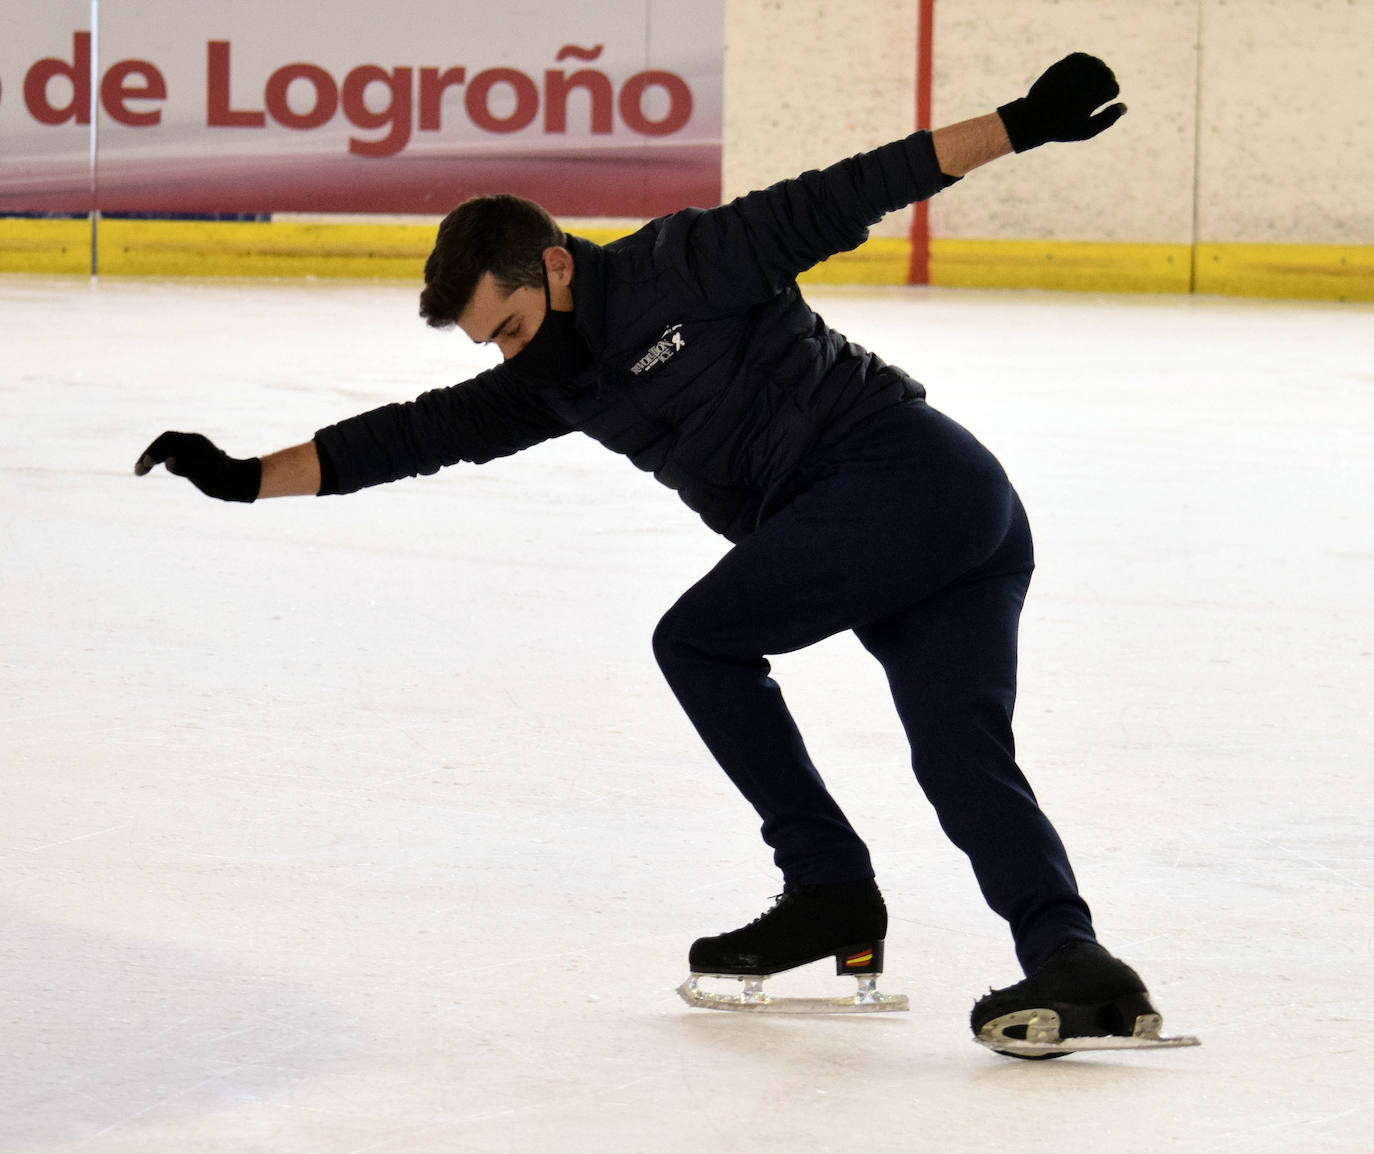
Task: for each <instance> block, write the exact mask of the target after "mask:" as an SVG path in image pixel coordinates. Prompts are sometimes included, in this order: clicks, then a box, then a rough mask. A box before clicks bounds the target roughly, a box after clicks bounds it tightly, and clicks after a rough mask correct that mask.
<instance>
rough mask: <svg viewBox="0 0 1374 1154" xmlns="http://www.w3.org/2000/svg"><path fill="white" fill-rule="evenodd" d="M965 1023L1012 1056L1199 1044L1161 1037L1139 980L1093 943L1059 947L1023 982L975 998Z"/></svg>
mask: <svg viewBox="0 0 1374 1154" xmlns="http://www.w3.org/2000/svg"><path fill="white" fill-rule="evenodd" d="M970 1022H971V1025H972V1026H973V1035H974V1040H975V1041H977V1042H979V1043H980V1044H981V1045H984V1046H987V1047H988V1048H989V1049H991V1050H996V1051H997V1052H998V1053H999V1054H1006V1055H1008V1056H1010V1057H1014V1058H1058V1057H1062V1056H1063V1055H1064V1054H1071V1053H1073V1052H1075V1051H1077V1050H1143V1049H1155V1048H1159V1047H1165V1046H1196V1045H1198V1044H1199V1043H1198V1040H1197V1039H1196V1038H1190V1037H1178V1038H1165V1037H1162V1036H1161V1035H1160V1029H1161V1028H1162V1026H1163V1024H1164V1019H1163V1018H1162V1017H1161V1016H1160V1015H1159V1013H1158V1012H1157V1011H1156V1010H1155V1008H1154V1006H1152V1005H1151V1004H1150V995H1149V992H1148V991H1147V990H1146V989H1145V983H1144V982H1142V981H1141V980H1140V975H1139V974H1137V973H1136V972H1135V971H1134V970H1133V969H1131V967H1130V966H1128V965H1127V964H1126V963H1125V962H1123V961H1120V960H1119V959H1117V958H1114V957H1112V955H1111V954H1109V953H1107V951H1106V950H1104V949H1103V948H1102V947H1101V946H1099V945H1098V944H1097V943H1096V942H1071V943H1069V944H1068V945H1066V946H1061V947H1060V948H1059V949H1058V950H1056V951H1055V952H1054V953H1053V954H1052V955H1051V956H1050V958H1049V960H1048V961H1046V962H1045V963H1044V964H1043V965H1042V966H1041V967H1040V968H1039V969H1038V970H1036V971H1035V973H1033V974H1032V975H1031V976H1030V977H1028V978H1026V979H1025V980H1024V981H1020V982H1017V983H1016V984H1015V985H1014V986H1007V987H1006V988H1005V989H1002V990H993V991H991V992H990V993H988V994H987V995H986V996H985V997H983V998H980V999H979V1000H978V1002H977V1004H976V1005H975V1006H974V1007H973V1014H972V1016H971V1019H970Z"/></svg>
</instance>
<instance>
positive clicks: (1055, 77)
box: [997, 52, 1126, 152]
mask: <svg viewBox="0 0 1374 1154" xmlns="http://www.w3.org/2000/svg"><path fill="white" fill-rule="evenodd" d="M1120 91H1121V89H1120V87H1119V86H1118V85H1117V83H1116V77H1115V76H1113V75H1112V70H1111V69H1110V68H1108V67H1107V66H1106V65H1105V64H1104V63H1103V62H1102V61H1101V60H1099V59H1098V58H1097V57H1096V56H1089V55H1088V54H1087V53H1086V52H1075V53H1073V55H1071V56H1065V57H1064V59H1063V60H1061V61H1059V63H1057V64H1051V65H1050V67H1049V68H1048V69H1046V70H1045V74H1044V75H1043V76H1042V77H1040V79H1039V80H1037V81H1036V82H1035V83H1034V84H1032V85H1031V90H1030V91H1029V92H1028V93H1027V94H1026V95H1025V96H1023V97H1021V98H1020V99H1019V100H1013V101H1012V102H1011V103H1010V104H1004V105H1002V107H1001V108H999V109H998V110H997V115H998V116H1000V117H1001V118H1002V124H1003V126H1004V127H1005V128H1006V130H1007V136H1008V138H1009V139H1010V140H1011V146H1012V148H1013V149H1014V150H1015V151H1017V152H1025V151H1026V150H1027V149H1031V148H1037V147H1039V146H1040V145H1042V144H1044V143H1045V142H1046V141H1050V140H1088V139H1090V138H1091V137H1094V136H1096V135H1097V134H1098V133H1099V132H1105V131H1106V130H1107V129H1108V128H1110V127H1111V126H1112V125H1113V124H1115V123H1116V122H1117V121H1118V120H1120V119H1121V117H1122V116H1123V115H1124V114H1125V112H1126V106H1125V105H1124V104H1113V105H1111V106H1110V107H1108V108H1104V109H1102V111H1101V112H1098V113H1096V114H1095V115H1094V109H1096V108H1098V107H1099V106H1100V105H1103V104H1106V102H1107V101H1108V100H1113V99H1115V98H1116V96H1117V94H1118V93H1120Z"/></svg>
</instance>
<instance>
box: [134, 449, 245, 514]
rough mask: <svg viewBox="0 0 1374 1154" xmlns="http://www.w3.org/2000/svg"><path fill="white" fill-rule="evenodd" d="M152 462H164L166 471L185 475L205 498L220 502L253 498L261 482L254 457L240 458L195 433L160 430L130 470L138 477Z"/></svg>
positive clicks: (150, 466)
mask: <svg viewBox="0 0 1374 1154" xmlns="http://www.w3.org/2000/svg"><path fill="white" fill-rule="evenodd" d="M155 465H166V466H167V472H169V473H175V474H176V475H177V476H178V477H185V478H187V480H189V481H190V482H191V484H193V485H194V486H195V487H196V488H197V489H199V490H200V491H201V492H202V493H204V494H205V495H206V496H207V497H218V498H219V499H220V500H221V501H255V500H257V496H258V488H259V487H260V486H261V485H262V462H261V461H260V460H259V459H258V458H257V457H250V458H248V460H246V461H240V460H238V459H237V458H236V457H231V456H229V454H228V453H226V452H225V451H224V450H223V449H221V448H220V447H219V446H218V445H216V444H215V443H214V442H213V441H212V440H210V438H209V437H202V436H201V435H200V434H199V433H163V434H162V436H160V437H159V438H158V439H157V440H156V441H154V442H153V443H152V444H151V445H149V446H148V447H147V449H145V450H144V451H143V456H141V457H139V459H138V463H137V464H136V465H135V466H134V473H135V474H136V475H137V476H140V477H142V476H143V475H144V474H145V473H148V472H150V471H151V470H152V468H153V466H155Z"/></svg>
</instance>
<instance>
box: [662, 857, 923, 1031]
mask: <svg viewBox="0 0 1374 1154" xmlns="http://www.w3.org/2000/svg"><path fill="white" fill-rule="evenodd" d="M886 933H887V907H886V906H885V905H884V904H883V898H882V894H880V893H879V892H878V887H877V885H876V884H875V883H874V882H872V881H863V882H852V883H844V884H840V885H828V886H798V887H797V888H795V889H789V890H787V891H786V892H785V893H783V894H781V895H780V896H779V897H778V899H777V902H776V904H775V905H774V906H773V908H772V909H770V910H768V911H767V912H766V913H764V914H763V915H762V916H761V917H758V918H756V919H755V920H754V921H752V922H750V923H749V925H747V926H744V927H743V928H742V929H738V930H732V931H731V932H730V933H728V934H720V935H719V936H717V937H713V938H699V939H697V941H695V942H694V943H693V944H692V949H691V953H690V954H689V955H688V965H690V966H691V969H692V973H691V976H690V977H689V978H688V979H687V980H686V981H685V982H683V983H682V985H681V986H679V987H678V991H677V992H678V993H679V994H681V995H682V999H683V1001H685V1002H686V1003H687V1004H688V1005H690V1006H698V1007H701V1008H703V1009H709V1010H748V1011H752V1012H755V1013H761V1012H771V1013H782V1014H843V1013H850V1014H854V1013H876V1012H881V1011H885V1010H905V1009H907V999H906V997H905V996H904V995H895V996H889V995H887V994H880V993H879V992H878V990H877V988H876V981H877V975H878V974H880V973H882V971H883V938H884V936H885V935H886ZM825 957H833V958H834V959H835V972H836V973H837V974H852V975H853V976H854V977H856V978H857V979H858V982H859V989H858V992H857V993H855V994H854V996H853V997H849V998H843V997H836V998H782V997H772V996H770V995H768V994H765V993H764V992H763V982H764V979H765V978H768V977H771V976H772V975H773V974H778V973H781V972H782V971H784V970H793V969H796V968H797V967H798V966H804V965H807V964H808V963H810V962H818V961H820V960H821V959H822V958H825ZM702 978H734V979H737V980H738V981H740V982H742V983H743V987H744V988H743V990H742V991H741V992H740V993H738V994H734V995H728V994H718V993H710V992H707V991H705V990H703V989H702V988H701V986H700V984H699V983H700V980H701V979H702Z"/></svg>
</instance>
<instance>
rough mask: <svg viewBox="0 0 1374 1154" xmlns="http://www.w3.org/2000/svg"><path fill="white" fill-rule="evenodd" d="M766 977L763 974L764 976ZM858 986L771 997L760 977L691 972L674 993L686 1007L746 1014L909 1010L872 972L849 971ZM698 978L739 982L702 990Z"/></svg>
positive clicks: (903, 998) (868, 1012) (902, 997)
mask: <svg viewBox="0 0 1374 1154" xmlns="http://www.w3.org/2000/svg"><path fill="white" fill-rule="evenodd" d="M765 976H767V975H765ZM852 977H854V978H856V979H858V983H859V988H858V990H857V991H855V993H854V995H853V997H849V998H790V997H787V998H775V997H773V996H772V995H771V994H766V993H764V991H763V981H764V979H763V977H755V976H752V975H741V974H696V973H694V974H692V975H691V976H690V977H689V978H688V979H687V980H686V981H685V982H683V983H682V985H680V986H678V988H677V992H678V994H679V995H680V996H681V998H682V1000H683V1001H684V1002H686V1003H687V1004H688V1005H689V1006H694V1007H695V1008H697V1009H699V1010H733V1011H736V1012H742V1013H746V1014H885V1013H891V1012H894V1011H900V1010H909V1009H910V1008H911V1004H910V1002H909V1000H908V999H907V996H906V995H905V994H882V993H879V992H878V989H877V984H876V983H877V977H876V975H874V974H853V975H852ZM702 978H720V979H722V980H733V981H737V982H740V983H742V984H743V989H741V990H740V992H739V993H737V994H721V993H716V992H714V991H712V990H703V989H702V988H701V985H700V982H701V979H702Z"/></svg>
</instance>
